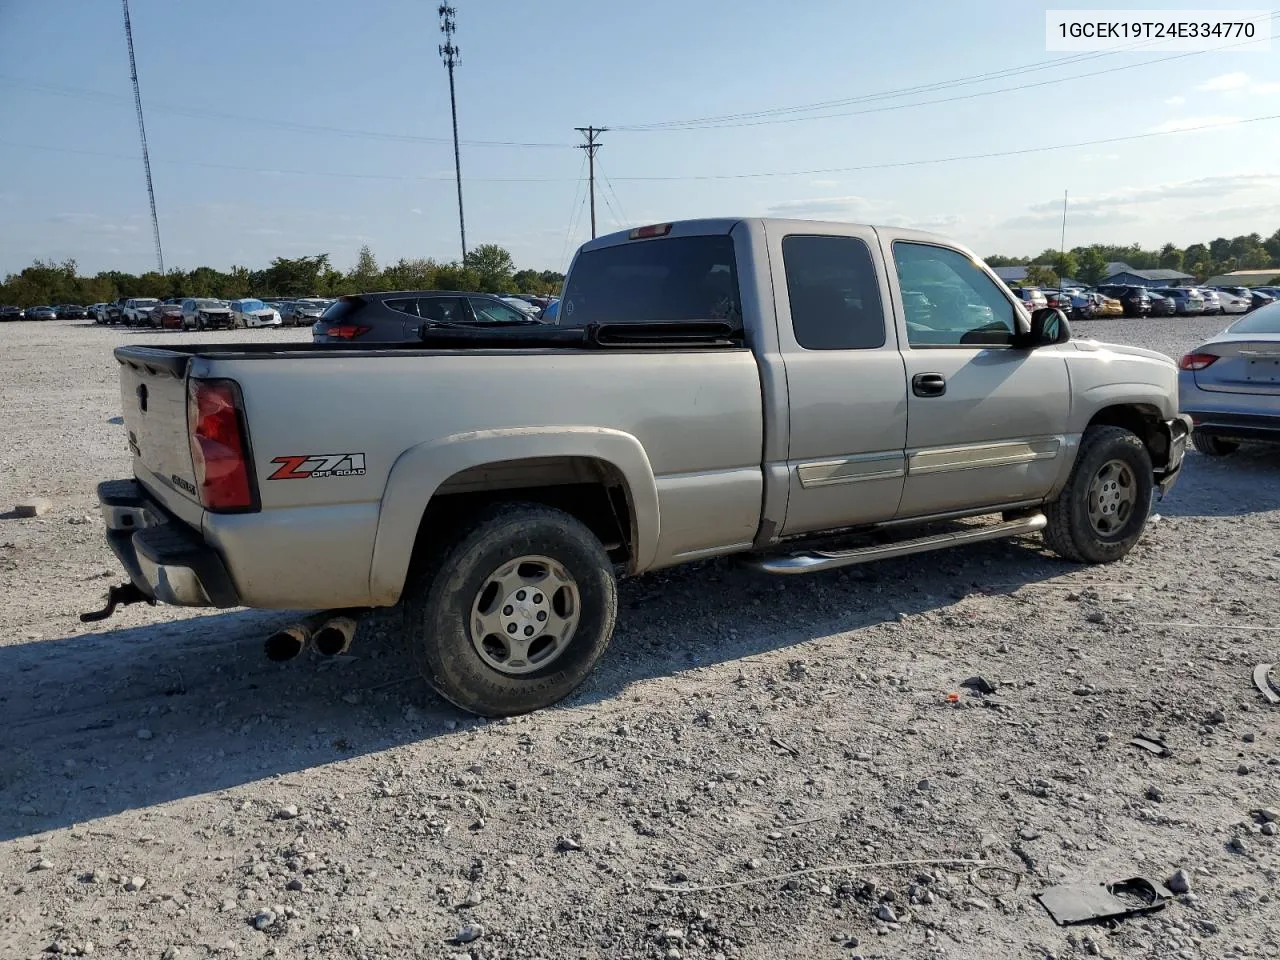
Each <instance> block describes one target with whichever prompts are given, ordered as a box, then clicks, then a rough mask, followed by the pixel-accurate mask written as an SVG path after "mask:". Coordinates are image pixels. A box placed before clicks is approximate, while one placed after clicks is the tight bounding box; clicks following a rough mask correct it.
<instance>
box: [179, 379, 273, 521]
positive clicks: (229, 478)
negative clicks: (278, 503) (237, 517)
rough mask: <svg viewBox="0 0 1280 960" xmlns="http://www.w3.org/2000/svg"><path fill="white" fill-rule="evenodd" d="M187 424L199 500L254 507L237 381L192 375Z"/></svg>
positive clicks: (213, 505)
mask: <svg viewBox="0 0 1280 960" xmlns="http://www.w3.org/2000/svg"><path fill="white" fill-rule="evenodd" d="M187 427H188V430H189V431H190V437H191V461H192V463H193V464H194V465H195V473H196V486H197V487H198V488H199V490H200V502H201V503H202V504H204V506H205V508H206V509H208V510H219V511H224V512H235V511H245V510H256V509H257V508H258V497H257V488H256V485H255V484H254V481H253V465H252V463H251V462H250V456H249V439H248V437H247V436H246V435H245V428H244V404H243V402H242V400H241V398H240V387H239V385H238V384H237V383H236V382H235V381H234V380H199V379H195V380H192V381H191V382H190V384H189V386H188V388H187Z"/></svg>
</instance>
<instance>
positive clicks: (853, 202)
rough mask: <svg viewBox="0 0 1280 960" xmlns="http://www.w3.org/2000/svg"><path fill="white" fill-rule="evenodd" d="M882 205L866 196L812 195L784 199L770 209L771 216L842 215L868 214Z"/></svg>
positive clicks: (831, 216)
mask: <svg viewBox="0 0 1280 960" xmlns="http://www.w3.org/2000/svg"><path fill="white" fill-rule="evenodd" d="M877 206H880V205H879V204H876V203H873V202H872V201H870V200H868V199H867V198H866V197H855V196H844V197H811V198H809V199H807V200H782V201H780V202H778V203H775V204H773V205H772V206H771V207H769V209H768V211H767V212H768V215H769V216H771V217H802V218H803V217H817V218H822V217H830V218H834V219H839V218H840V217H850V216H859V215H861V216H866V215H867V213H868V211H870V210H871V209H872V208H874V207H877Z"/></svg>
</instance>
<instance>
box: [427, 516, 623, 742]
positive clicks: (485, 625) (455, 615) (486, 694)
mask: <svg viewBox="0 0 1280 960" xmlns="http://www.w3.org/2000/svg"><path fill="white" fill-rule="evenodd" d="M617 607H618V598H617V584H616V582H615V580H614V575H613V565H612V563H611V561H610V560H609V556H608V554H607V553H605V550H604V547H603V546H602V545H601V543H600V541H599V540H598V539H596V537H595V535H594V534H593V533H592V532H591V531H590V530H588V529H587V527H586V526H585V525H583V524H582V523H581V522H580V521H579V520H577V519H576V518H575V517H573V516H571V515H569V514H567V513H565V512H563V511H561V510H555V509H552V508H550V507H546V506H542V505H540V504H535V503H510V504H500V505H496V506H493V507H489V508H487V509H485V510H484V511H482V512H481V513H479V514H478V515H476V516H475V517H473V518H471V520H470V521H469V522H467V523H466V524H465V525H464V526H463V527H462V528H461V529H460V530H459V532H458V533H457V534H456V535H455V536H453V537H450V540H449V544H448V545H447V546H445V547H443V548H442V549H440V550H439V551H437V552H436V553H435V555H434V556H432V557H431V558H430V559H429V560H428V561H427V562H426V563H425V564H424V565H423V567H422V569H421V571H420V572H419V573H418V574H416V575H415V576H414V577H413V579H412V581H411V583H410V584H409V585H408V587H407V589H406V591H405V601H404V616H405V625H406V632H407V636H408V641H409V648H410V653H411V655H412V656H413V658H414V661H415V663H416V664H417V666H418V669H419V670H420V671H421V672H422V674H423V676H424V677H425V678H426V680H427V682H428V683H430V684H431V686H432V687H434V688H435V689H436V691H437V692H438V693H439V694H440V695H441V696H442V697H444V698H445V699H446V700H449V701H450V702H452V703H454V704H456V705H457V706H459V707H461V708H463V709H464V710H469V711H470V712H472V713H477V714H480V715H481V716H489V717H493V716H508V715H511V714H517V713H527V712H528V711H530V710H537V709H539V708H541V707H546V706H549V705H551V704H553V703H556V702H557V701H559V700H562V699H563V698H564V697H566V696H568V695H569V694H570V693H572V692H573V691H574V690H575V689H576V688H577V687H578V685H579V684H581V683H582V681H583V680H585V679H586V677H587V675H588V674H589V673H590V672H591V670H592V669H593V668H594V667H595V664H596V661H598V660H599V659H600V656H601V654H603V653H604V651H605V648H606V647H607V646H608V645H609V639H610V637H611V636H612V635H613V625H614V620H615V618H616V616H617Z"/></svg>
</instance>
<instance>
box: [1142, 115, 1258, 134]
mask: <svg viewBox="0 0 1280 960" xmlns="http://www.w3.org/2000/svg"><path fill="white" fill-rule="evenodd" d="M1240 120H1241V118H1240V117H1230V116H1217V115H1214V116H1205V117H1181V118H1179V119H1176V120H1166V121H1165V122H1164V123H1158V124H1156V125H1155V126H1154V127H1148V128H1147V129H1146V130H1144V131H1143V132H1144V133H1179V132H1181V131H1183V130H1199V129H1200V128H1201V127H1218V126H1225V125H1227V124H1232V123H1239V122H1240Z"/></svg>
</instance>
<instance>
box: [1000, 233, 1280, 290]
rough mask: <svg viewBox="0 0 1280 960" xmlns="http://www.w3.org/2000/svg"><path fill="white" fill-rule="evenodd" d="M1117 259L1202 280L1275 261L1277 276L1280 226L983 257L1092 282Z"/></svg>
mask: <svg viewBox="0 0 1280 960" xmlns="http://www.w3.org/2000/svg"><path fill="white" fill-rule="evenodd" d="M1117 260H1119V261H1122V262H1124V263H1127V264H1128V265H1129V266H1131V267H1133V268H1134V269H1135V270H1158V269H1165V270H1180V271H1182V272H1183V273H1189V274H1191V275H1192V276H1194V277H1195V278H1196V280H1198V281H1200V282H1201V283H1203V282H1204V281H1205V280H1208V279H1209V278H1210V277H1213V276H1217V275H1218V274H1223V273H1230V272H1231V271H1233V270H1264V269H1266V268H1268V267H1275V268H1276V272H1277V275H1278V276H1280V230H1277V231H1276V232H1275V233H1273V234H1271V236H1270V237H1267V238H1266V239H1263V237H1262V235H1261V234H1259V233H1247V234H1242V235H1240V236H1238V237H1233V238H1232V239H1230V240H1228V239H1227V238H1226V237H1218V239H1216V240H1211V241H1210V242H1209V243H1193V244H1191V246H1189V247H1186V248H1185V249H1183V248H1180V247H1178V246H1175V245H1174V244H1172V243H1166V244H1165V245H1164V246H1163V247H1160V248H1159V249H1158V250H1157V249H1150V250H1148V249H1145V248H1144V247H1142V246H1141V245H1140V244H1137V243H1132V244H1129V245H1128V246H1116V245H1113V244H1105V243H1095V244H1093V245H1092V246H1088V247H1074V248H1072V249H1071V250H1067V251H1065V252H1063V251H1059V250H1053V249H1047V250H1044V251H1043V252H1042V253H1041V254H1040V255H1039V256H1037V257H1006V256H1001V255H998V254H997V255H995V256H990V257H987V258H986V261H987V263H988V264H989V265H990V266H992V267H1033V268H1036V267H1038V268H1039V269H1038V270H1035V272H1034V273H1033V272H1031V271H1028V274H1027V279H1028V281H1030V282H1031V283H1036V284H1042V285H1052V284H1056V283H1057V282H1058V278H1059V277H1069V278H1070V279H1072V280H1080V281H1083V282H1084V283H1087V284H1090V285H1093V284H1096V283H1098V282H1099V281H1101V280H1102V279H1103V277H1104V275H1105V273H1106V266H1107V264H1108V263H1111V262H1113V261H1117Z"/></svg>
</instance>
